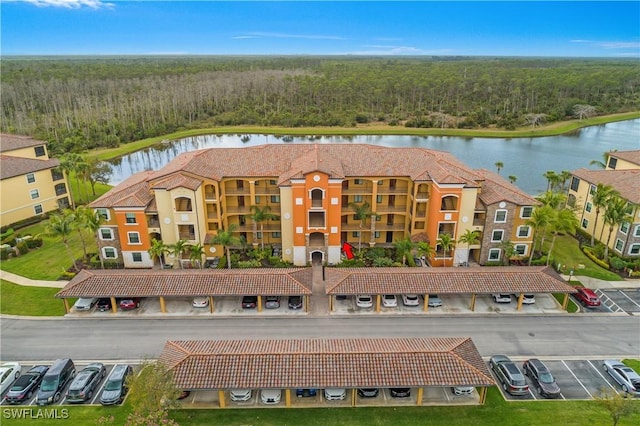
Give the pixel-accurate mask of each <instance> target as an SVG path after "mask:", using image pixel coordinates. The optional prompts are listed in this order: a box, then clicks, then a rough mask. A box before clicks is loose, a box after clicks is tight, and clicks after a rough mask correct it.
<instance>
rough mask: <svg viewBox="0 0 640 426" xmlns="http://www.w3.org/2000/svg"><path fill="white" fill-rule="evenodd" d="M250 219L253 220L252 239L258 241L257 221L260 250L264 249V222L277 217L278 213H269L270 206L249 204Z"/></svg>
mask: <svg viewBox="0 0 640 426" xmlns="http://www.w3.org/2000/svg"><path fill="white" fill-rule="evenodd" d="M250 217H251V220H252V221H253V241H258V223H259V224H260V235H262V238H261V243H262V246H261V248H262V250H264V222H265V221H267V220H275V219H278V217H279V216H278V215H276V214H273V213H271V207H269V206H264V208H262V209H261V208H260V207H258V206H251V216H250Z"/></svg>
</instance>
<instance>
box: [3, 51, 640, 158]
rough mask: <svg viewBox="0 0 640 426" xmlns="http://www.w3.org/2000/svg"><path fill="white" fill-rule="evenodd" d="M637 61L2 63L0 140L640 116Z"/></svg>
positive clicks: (103, 143) (79, 142)
mask: <svg viewBox="0 0 640 426" xmlns="http://www.w3.org/2000/svg"><path fill="white" fill-rule="evenodd" d="M639 65H640V62H639V61H638V60H637V59H560V58H557V59H556V58H473V57H424V58H423V57H378V58H374V57H320V56H291V57H276V56H264V57H233V56H229V57H207V56H191V57H189V56H184V57H177V56H153V57H151V56H150V57H3V58H2V61H1V63H0V71H1V75H2V86H1V93H0V95H1V105H2V108H1V119H0V123H1V124H0V130H1V131H2V132H8V133H17V134H27V135H31V136H33V137H36V138H38V139H42V140H47V141H49V146H50V150H51V151H52V153H53V155H59V154H61V153H64V152H77V153H79V152H84V151H86V150H87V149H92V148H96V147H116V146H119V145H120V144H122V143H127V142H131V141H134V140H140V139H143V138H147V137H152V136H159V135H163V134H168V133H171V132H174V131H177V130H181V129H191V128H203V127H214V126H232V125H249V126H280V127H314V126H340V127H353V126H357V125H364V124H367V123H376V124H381V125H388V126H405V127H416V128H467V129H484V128H495V129H507V130H509V129H515V128H519V127H523V126H531V127H535V126H538V125H540V124H542V123H552V122H555V121H560V120H566V119H569V118H581V119H582V118H585V117H589V116H594V115H603V114H611V113H618V112H627V111H636V110H640V66H639Z"/></svg>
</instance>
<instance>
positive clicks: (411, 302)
mask: <svg viewBox="0 0 640 426" xmlns="http://www.w3.org/2000/svg"><path fill="white" fill-rule="evenodd" d="M402 304H403V305H404V306H418V305H419V304H420V298H419V297H418V295H417V294H403V295H402Z"/></svg>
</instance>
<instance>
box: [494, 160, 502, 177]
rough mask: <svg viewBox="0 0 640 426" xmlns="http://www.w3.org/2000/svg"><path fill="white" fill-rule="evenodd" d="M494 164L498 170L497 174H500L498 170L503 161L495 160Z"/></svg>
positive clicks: (500, 168)
mask: <svg viewBox="0 0 640 426" xmlns="http://www.w3.org/2000/svg"><path fill="white" fill-rule="evenodd" d="M494 166H496V169H497V170H498V174H500V170H502V168H503V167H504V163H503V162H502V161H496V162H495V164H494Z"/></svg>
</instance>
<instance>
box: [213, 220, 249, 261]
mask: <svg viewBox="0 0 640 426" xmlns="http://www.w3.org/2000/svg"><path fill="white" fill-rule="evenodd" d="M237 227H238V225H236V224H235V223H232V224H231V225H229V227H228V228H227V229H226V230H220V231H218V234H217V235H216V236H215V237H213V239H212V240H211V243H212V244H218V245H221V246H222V247H224V250H225V254H226V256H227V267H228V268H229V269H231V251H230V249H229V247H230V246H236V245H238V244H241V242H242V240H241V239H240V237H236V236H235V235H233V231H235V230H236V228H237Z"/></svg>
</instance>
